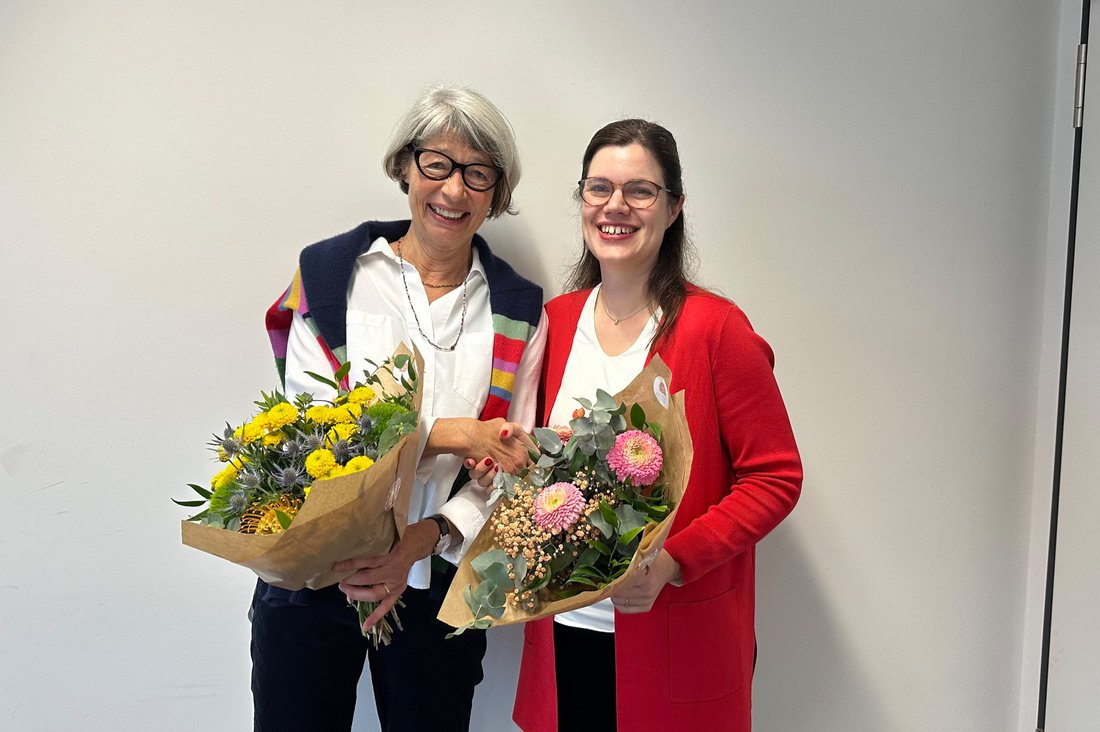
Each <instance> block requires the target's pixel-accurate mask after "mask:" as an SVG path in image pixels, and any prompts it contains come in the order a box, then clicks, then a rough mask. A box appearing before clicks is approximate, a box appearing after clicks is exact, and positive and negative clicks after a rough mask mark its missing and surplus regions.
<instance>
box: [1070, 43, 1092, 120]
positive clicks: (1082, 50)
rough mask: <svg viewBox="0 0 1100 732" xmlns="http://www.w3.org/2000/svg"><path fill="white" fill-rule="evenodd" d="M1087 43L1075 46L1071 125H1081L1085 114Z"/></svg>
mask: <svg viewBox="0 0 1100 732" xmlns="http://www.w3.org/2000/svg"><path fill="white" fill-rule="evenodd" d="M1088 53H1089V44H1087V43H1081V44H1079V45H1078V46H1077V81H1076V83H1075V85H1074V89H1073V127H1074V129H1076V128H1078V127H1080V126H1081V123H1082V121H1084V116H1085V66H1086V65H1087V64H1088Z"/></svg>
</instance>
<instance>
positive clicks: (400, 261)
mask: <svg viewBox="0 0 1100 732" xmlns="http://www.w3.org/2000/svg"><path fill="white" fill-rule="evenodd" d="M395 243H396V245H397V266H398V267H399V268H400V269H401V283H402V284H403V285H405V298H406V299H407V300H408V301H409V310H412V314H413V320H414V321H416V329H417V330H418V331H420V336H421V337H422V338H423V339H424V340H426V341H427V342H428V345H429V346H431V347H432V348H434V349H435V350H437V351H444V352H446V353H450V352H452V351H454V350H455V347H456V346H458V341H459V339H460V338H462V330H463V329H464V328H465V327H466V280H465V279H463V280H462V318H461V319H460V320H459V321H458V335H456V336H455V342H454V343H452V344H451V345H450V347H447V346H441V345H439V344H438V343H436V342H435V341H433V340H432V339H431V338H429V337H428V334H427V333H425V332H424V328H422V327H421V325H420V318H419V317H418V316H417V314H416V308H415V307H413V299H412V295H411V294H409V281H408V279H406V277H405V260H404V258H403V257H402V256H401V240H400V239H398V240H397V241H396V242H395ZM455 287H458V285H457V284H456V285H455ZM605 312H606V309H605ZM608 317H611V316H608Z"/></svg>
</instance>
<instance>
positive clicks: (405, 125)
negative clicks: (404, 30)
mask: <svg viewBox="0 0 1100 732" xmlns="http://www.w3.org/2000/svg"><path fill="white" fill-rule="evenodd" d="M447 133H451V134H454V135H457V136H458V137H460V138H461V139H462V140H463V142H465V143H466V144H467V145H469V146H470V147H472V148H474V149H475V150H477V151H479V152H483V153H485V154H486V155H488V156H489V157H490V158H492V161H493V164H494V165H496V166H497V167H499V168H500V169H501V170H503V171H504V176H503V178H501V181H500V182H499V183H497V185H496V187H495V188H493V202H492V204H491V205H492V208H491V209H490V211H489V217H490V218H496V217H497V216H500V215H502V214H504V213H511V214H514V213H516V211H515V209H514V208H512V191H513V190H515V188H516V186H517V185H519V177H520V174H521V172H522V170H521V168H520V164H519V151H518V150H517V149H516V137H515V134H514V133H513V131H512V125H510V124H509V123H508V120H507V119H505V117H504V115H503V114H501V113H500V110H499V109H497V108H496V105H494V104H493V103H492V102H490V101H489V100H488V99H486V98H485V96H484V95H482V94H481V93H479V92H476V91H474V90H473V89H467V88H465V87H447V86H433V87H429V88H428V89H426V90H425V91H424V93H423V94H421V95H420V98H419V99H417V100H416V102H414V103H413V105H412V107H411V108H410V109H409V111H408V112H406V113H405V116H403V117H402V118H401V119H400V121H398V123H397V126H396V127H394V131H393V136H392V137H391V138H390V142H389V145H388V146H387V147H386V155H385V157H383V158H382V168H383V169H384V170H385V171H386V175H388V176H389V177H390V178H391V179H393V180H395V181H397V183H398V185H400V186H401V190H402V191H403V192H404V193H408V192H409V184H408V183H407V182H406V181H405V180H404V179H403V176H404V173H405V168H406V166H407V165H408V164H409V163H410V162H412V150H411V147H416V146H418V145H422V144H424V143H425V142H427V141H428V140H430V139H432V138H433V137H436V136H437V135H442V134H447Z"/></svg>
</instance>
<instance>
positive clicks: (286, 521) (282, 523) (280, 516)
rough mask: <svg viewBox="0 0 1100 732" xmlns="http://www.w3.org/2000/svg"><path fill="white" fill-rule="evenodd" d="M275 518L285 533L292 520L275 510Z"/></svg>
mask: <svg viewBox="0 0 1100 732" xmlns="http://www.w3.org/2000/svg"><path fill="white" fill-rule="evenodd" d="M275 518H277V519H279V526H282V527H283V531H286V530H287V529H289V528H290V522H291V521H293V520H294V519H292V518H291V517H290V516H287V515H286V514H285V513H283V512H282V511H280V510H279V509H275Z"/></svg>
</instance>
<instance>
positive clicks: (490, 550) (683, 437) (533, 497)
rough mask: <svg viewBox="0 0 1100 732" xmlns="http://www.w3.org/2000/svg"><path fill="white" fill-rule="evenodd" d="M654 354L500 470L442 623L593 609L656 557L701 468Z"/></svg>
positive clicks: (679, 397)
mask: <svg viewBox="0 0 1100 732" xmlns="http://www.w3.org/2000/svg"><path fill="white" fill-rule="evenodd" d="M670 380H671V374H670V373H669V370H668V367H667V366H666V365H665V364H664V362H663V361H661V359H660V357H659V356H654V358H653V359H652V361H651V362H650V363H649V365H647V366H646V367H645V368H644V369H643V370H642V372H641V373H640V374H638V376H637V377H636V378H635V379H634V380H633V381H632V382H631V383H630V385H629V386H627V387H626V388H625V389H624V390H622V391H621V392H619V393H618V394H616V395H615V396H611V395H610V394H608V393H607V392H604V391H599V392H597V395H596V399H595V401H590V400H588V399H577V402H578V403H579V404H580V405H581V408H580V409H578V410H577V411H575V412H574V418H573V419H572V420H571V421H570V423H569V426H568V427H564V426H558V427H554V428H541V429H536V430H535V431H534V434H533V438H534V441H535V443H536V444H537V446H538V449H539V454H538V455H537V456H536V455H532V458H533V459H534V460H535V463H534V465H532V466H531V467H529V468H526V469H524V470H523V471H521V472H520V473H519V474H517V475H509V474H507V473H503V472H502V473H498V474H497V476H496V477H495V478H494V481H493V487H494V490H493V493H492V495H491V497H490V502H495V501H499V502H498V503H497V505H496V507H495V508H494V509H493V513H492V515H490V517H489V519H488V521H486V523H485V526H484V527H483V528H482V530H481V532H480V533H479V534H478V535H477V537H476V538H475V539H474V542H473V544H472V546H471V547H470V550H469V552H467V554H466V556H465V558H464V559H463V560H462V563H461V564H460V565H459V567H458V572H457V574H456V576H455V579H454V581H453V582H452V583H451V587H450V589H449V590H448V592H447V597H446V599H445V600H444V602H443V607H442V608H441V609H440V612H439V619H440V620H442V621H443V622H445V623H447V624H448V625H450V626H452V627H454V628H457V629H458V630H457V631H456V633H461V632H462V631H464V630H465V629H466V628H479V629H484V628H488V627H490V626H493V625H508V624H512V623H523V622H527V621H529V620H535V619H538V618H542V617H546V616H548V615H553V614H556V613H561V612H566V611H569V610H576V609H578V608H582V607H586V606H588V605H591V604H593V603H595V602H598V601H599V600H602V599H603V598H605V597H608V596H610V595H611V594H612V593H613V592H614V591H615V589H616V588H617V587H618V586H619V585H620V584H622V583H623V582H626V581H627V580H628V578H631V577H633V576H634V574H635V573H637V572H640V571H642V570H643V569H644V568H645V567H646V566H647V565H648V564H649V563H650V562H651V561H653V558H654V557H655V556H656V555H657V552H658V551H659V550H660V548H661V546H662V545H663V544H664V541H665V539H666V538H667V537H668V532H669V530H670V529H671V528H672V521H673V518H674V516H675V513H676V505H677V504H678V503H679V500H680V498H681V496H683V493H684V489H685V487H686V486H687V479H688V475H689V473H690V472H691V457H692V448H691V435H690V434H689V433H688V428H687V421H686V418H685V416H684V402H683V392H679V393H677V394H672V395H670V394H669V390H668V384H669V382H670Z"/></svg>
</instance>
